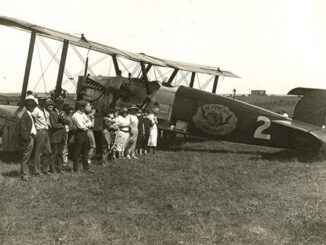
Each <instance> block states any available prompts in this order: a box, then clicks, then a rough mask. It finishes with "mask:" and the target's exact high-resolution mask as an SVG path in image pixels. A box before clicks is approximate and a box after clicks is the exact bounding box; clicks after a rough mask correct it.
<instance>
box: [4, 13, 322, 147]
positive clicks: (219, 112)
mask: <svg viewBox="0 0 326 245" xmlns="http://www.w3.org/2000/svg"><path fill="white" fill-rule="evenodd" d="M0 24H1V25H4V26H7V27H13V28H17V29H20V30H24V31H28V32H30V33H31V34H30V35H31V37H30V44H29V50H28V57H27V62H26V69H25V75H24V80H23V87H22V92H21V100H22V101H23V100H24V98H25V94H26V90H27V86H28V80H29V73H30V68H31V63H32V57H33V50H34V44H35V38H36V36H40V37H46V38H50V39H54V40H57V41H59V42H62V43H63V47H62V53H61V59H60V63H59V70H58V76H57V82H56V86H55V90H54V91H55V93H54V94H55V95H56V96H58V95H60V94H62V92H63V90H62V79H63V74H64V72H65V63H66V57H67V52H68V48H69V45H74V46H77V47H81V48H85V49H88V50H92V51H97V52H100V53H104V54H106V55H109V56H110V57H111V58H112V62H113V64H114V70H115V75H114V76H98V75H96V74H88V60H86V62H85V72H84V75H82V76H79V77H78V82H77V89H76V93H77V99H86V100H88V101H90V102H92V104H93V105H94V107H95V108H96V110H97V112H96V115H95V128H96V130H100V129H101V128H102V121H103V120H102V119H103V116H104V115H105V113H106V111H107V109H108V108H110V107H113V106H116V105H118V106H128V105H130V104H138V105H140V106H141V108H143V109H144V108H146V107H147V108H151V107H153V106H159V109H160V112H159V115H158V119H159V128H160V129H162V130H163V131H165V132H170V133H181V134H185V135H193V136H199V137H206V138H210V139H216V140H224V141H232V142H239V143H245V144H253V145H263V146H270V147H279V148H286V149H294V150H299V151H312V152H318V151H319V150H320V149H321V147H322V145H323V144H324V143H326V130H325V129H323V128H322V126H323V125H324V124H325V114H326V113H325V108H326V90H322V89H309V88H295V89H293V90H291V91H290V92H289V93H288V94H289V95H300V96H302V98H301V99H300V100H299V102H298V103H297V105H296V107H295V110H294V114H293V118H292V119H286V118H284V117H282V116H281V115H279V114H277V113H274V112H271V111H268V110H265V109H263V108H259V107H257V106H253V105H250V104H248V103H244V102H241V101H238V100H236V99H234V98H229V97H225V96H222V95H218V94H216V88H217V84H218V81H219V78H220V77H235V78H237V77H238V76H236V75H235V74H233V73H232V72H229V71H225V70H222V69H220V68H218V67H212V66H204V65H196V64H191V63H185V62H176V61H172V60H165V59H160V58H156V57H153V56H149V55H146V54H143V53H132V52H127V51H124V50H121V49H117V48H113V47H110V46H106V45H103V44H100V43H97V42H93V41H90V40H87V39H86V38H85V36H84V35H81V37H77V36H74V35H71V34H67V33H63V32H59V31H55V30H52V29H49V28H45V27H41V26H38V25H34V24H31V23H28V22H25V21H22V20H18V19H13V18H8V17H0ZM119 58H124V59H127V60H131V61H133V62H136V63H137V65H138V67H139V75H138V76H137V77H133V76H132V74H131V73H128V75H125V76H124V75H123V74H122V72H121V67H120V65H121V64H120V63H119ZM162 67H163V68H168V69H170V70H171V74H170V76H169V77H168V78H166V79H165V78H164V79H162V80H161V81H160V80H159V79H150V78H149V76H148V74H149V71H150V70H154V71H157V69H159V68H162ZM178 74H179V75H180V76H181V77H183V78H187V79H188V82H187V84H188V86H174V85H176V84H175V83H173V82H174V81H175V80H176V76H177V75H178ZM197 74H208V75H210V76H211V77H213V78H214V81H213V86H212V91H211V92H208V91H204V90H200V89H196V88H194V82H195V77H196V75H197ZM189 78H190V79H189ZM16 109H17V107H13V106H0V113H1V115H2V117H6V118H8V123H7V124H6V125H7V131H8V132H7V135H9V136H7V137H5V139H3V141H8V142H9V143H7V144H6V145H7V146H8V147H7V148H6V149H4V150H12V147H10V146H13V145H14V144H11V143H10V141H12V140H14V137H11V136H10V134H11V132H12V131H13V130H12V128H14V127H13V126H11V125H12V124H14V122H15V120H14V116H13V115H14V113H13V111H14V110H16Z"/></svg>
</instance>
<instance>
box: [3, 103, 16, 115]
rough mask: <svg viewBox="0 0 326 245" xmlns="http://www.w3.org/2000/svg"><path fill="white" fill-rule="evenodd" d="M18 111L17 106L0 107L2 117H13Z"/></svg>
mask: <svg viewBox="0 0 326 245" xmlns="http://www.w3.org/2000/svg"><path fill="white" fill-rule="evenodd" d="M17 109H18V106H15V105H0V116H6V117H12V116H14V114H15V111H17Z"/></svg>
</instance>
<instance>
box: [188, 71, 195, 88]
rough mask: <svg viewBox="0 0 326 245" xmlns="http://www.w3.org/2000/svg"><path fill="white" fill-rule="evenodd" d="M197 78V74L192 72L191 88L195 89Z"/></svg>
mask: <svg viewBox="0 0 326 245" xmlns="http://www.w3.org/2000/svg"><path fill="white" fill-rule="evenodd" d="M195 76H196V72H192V73H191V78H190V84H189V87H190V88H193V87H194V83H195Z"/></svg>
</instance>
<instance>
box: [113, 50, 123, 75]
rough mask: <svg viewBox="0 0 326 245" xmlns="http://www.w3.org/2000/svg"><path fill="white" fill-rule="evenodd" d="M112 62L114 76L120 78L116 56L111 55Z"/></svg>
mask: <svg viewBox="0 0 326 245" xmlns="http://www.w3.org/2000/svg"><path fill="white" fill-rule="evenodd" d="M112 60H113V65H114V70H115V74H116V75H117V76H121V70H120V69H119V64H118V60H117V56H116V55H112Z"/></svg>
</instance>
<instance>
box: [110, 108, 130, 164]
mask: <svg viewBox="0 0 326 245" xmlns="http://www.w3.org/2000/svg"><path fill="white" fill-rule="evenodd" d="M116 124H117V126H118V127H119V131H118V133H117V136H116V139H115V142H114V146H113V150H115V151H116V152H118V158H120V159H121V158H123V157H124V151H125V149H126V146H127V143H128V140H129V137H130V117H128V109H127V108H126V107H124V108H122V110H121V113H120V115H119V116H118V117H117V118H116Z"/></svg>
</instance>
